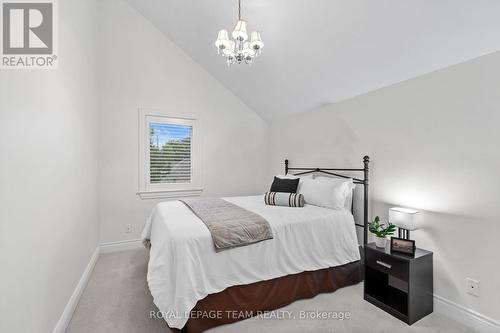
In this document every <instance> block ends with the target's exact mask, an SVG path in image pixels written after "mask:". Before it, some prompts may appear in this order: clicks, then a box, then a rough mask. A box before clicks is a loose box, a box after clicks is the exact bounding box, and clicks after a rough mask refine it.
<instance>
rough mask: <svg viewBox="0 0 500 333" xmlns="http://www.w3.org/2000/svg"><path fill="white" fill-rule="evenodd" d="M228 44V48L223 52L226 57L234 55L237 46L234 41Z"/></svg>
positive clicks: (229, 41)
mask: <svg viewBox="0 0 500 333" xmlns="http://www.w3.org/2000/svg"><path fill="white" fill-rule="evenodd" d="M227 42H228V44H227V46H226V48H225V49H224V50H223V53H224V55H226V56H228V55H234V46H235V43H234V40H228V41H227Z"/></svg>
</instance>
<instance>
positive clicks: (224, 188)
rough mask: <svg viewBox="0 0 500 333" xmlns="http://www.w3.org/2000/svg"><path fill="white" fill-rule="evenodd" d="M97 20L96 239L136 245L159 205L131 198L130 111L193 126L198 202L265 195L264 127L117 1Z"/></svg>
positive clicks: (133, 120) (134, 184)
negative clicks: (198, 148)
mask: <svg viewBox="0 0 500 333" xmlns="http://www.w3.org/2000/svg"><path fill="white" fill-rule="evenodd" d="M99 15H100V24H101V26H100V34H99V35H100V46H99V59H100V64H102V66H101V67H100V74H101V77H100V83H101V86H100V92H101V102H102V103H101V107H102V115H101V118H100V121H101V139H100V141H101V147H100V165H101V172H100V195H101V197H100V203H101V208H100V220H101V225H102V226H101V240H102V241H103V242H113V241H120V240H127V239H138V238H139V237H140V232H141V229H142V226H143V224H144V222H145V220H146V219H147V217H148V215H149V213H150V211H151V208H152V207H153V205H154V204H155V203H156V202H158V201H159V200H141V199H140V198H139V197H138V196H137V194H136V192H137V191H138V133H137V131H138V124H137V119H138V116H137V112H138V111H137V110H138V108H150V109H157V110H161V111H168V112H172V113H174V114H177V115H187V116H195V117H196V118H197V119H200V120H201V125H202V127H203V138H202V142H203V146H202V150H203V171H204V174H203V183H204V186H203V187H204V193H203V195H206V196H230V195H237V194H238V195H241V194H257V193H262V192H263V191H265V188H266V187H267V186H268V182H269V180H268V179H266V176H267V175H268V174H269V170H268V169H267V167H268V165H269V164H268V162H267V159H266V157H267V155H268V154H267V146H268V132H267V130H268V128H267V124H266V123H265V122H264V121H263V120H262V119H261V118H259V117H258V116H257V115H256V114H255V113H254V112H253V111H252V110H251V109H249V108H248V107H247V106H246V105H244V104H243V103H242V102H241V101H240V100H239V99H238V98H236V97H235V96H234V95H233V94H232V93H231V92H230V91H229V90H228V89H227V88H225V87H223V86H222V85H221V84H220V83H219V82H218V81H217V80H215V79H214V78H213V77H211V76H210V75H209V74H208V73H207V72H205V71H204V70H203V69H202V68H201V67H200V66H199V65H198V64H197V63H196V62H194V61H193V60H192V59H191V58H189V57H188V56H187V55H186V54H185V53H184V52H183V51H181V50H180V49H179V48H178V47H177V46H176V45H175V44H173V43H172V42H171V41H170V40H169V39H167V38H166V37H165V36H164V35H163V34H162V33H161V32H160V31H158V30H157V29H156V28H155V27H154V26H153V25H152V24H151V23H150V22H149V21H147V20H146V19H145V18H144V17H143V16H141V15H140V14H139V13H138V12H136V11H135V10H134V9H133V8H131V7H130V6H129V5H128V4H126V3H125V2H123V1H121V0H103V1H100V2H99ZM210 51H213V50H212V49H210ZM228 70H230V69H228ZM242 79H244V78H242ZM126 224H131V225H132V227H133V231H132V232H131V233H125V225H126Z"/></svg>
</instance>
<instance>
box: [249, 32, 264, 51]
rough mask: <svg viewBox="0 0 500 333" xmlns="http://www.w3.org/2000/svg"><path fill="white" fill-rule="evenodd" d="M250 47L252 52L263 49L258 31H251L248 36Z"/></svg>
mask: <svg viewBox="0 0 500 333" xmlns="http://www.w3.org/2000/svg"><path fill="white" fill-rule="evenodd" d="M250 47H251V48H252V49H254V50H259V49H261V48H263V47H264V43H263V42H262V39H261V38H260V33H259V32H258V31H253V32H252V33H251V34H250Z"/></svg>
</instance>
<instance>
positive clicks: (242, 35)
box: [233, 20, 248, 41]
mask: <svg viewBox="0 0 500 333" xmlns="http://www.w3.org/2000/svg"><path fill="white" fill-rule="evenodd" d="M233 38H234V39H239V40H243V41H245V40H247V39H248V34H247V23H246V22H245V21H243V20H240V21H238V23H236V27H234V31H233Z"/></svg>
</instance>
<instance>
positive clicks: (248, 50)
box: [242, 42, 255, 57]
mask: <svg viewBox="0 0 500 333" xmlns="http://www.w3.org/2000/svg"><path fill="white" fill-rule="evenodd" d="M242 52H243V55H244V56H245V57H248V56H250V57H253V56H254V55H255V50H254V49H253V48H251V47H250V43H249V42H245V43H243V51H242Z"/></svg>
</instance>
